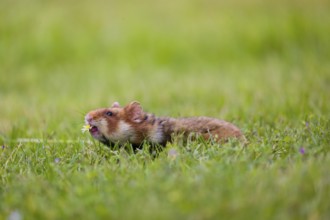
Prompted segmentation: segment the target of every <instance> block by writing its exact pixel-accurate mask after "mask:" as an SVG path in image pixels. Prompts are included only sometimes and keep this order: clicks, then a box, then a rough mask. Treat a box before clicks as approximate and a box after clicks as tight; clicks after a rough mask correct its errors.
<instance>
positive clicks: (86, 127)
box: [81, 125, 91, 133]
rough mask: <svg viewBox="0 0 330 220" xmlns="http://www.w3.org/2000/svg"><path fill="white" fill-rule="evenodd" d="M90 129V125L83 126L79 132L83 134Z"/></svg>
mask: <svg viewBox="0 0 330 220" xmlns="http://www.w3.org/2000/svg"><path fill="white" fill-rule="evenodd" d="M90 128H91V126H90V125H84V126H83V127H82V129H81V132H82V133H85V132H86V131H89V129H90Z"/></svg>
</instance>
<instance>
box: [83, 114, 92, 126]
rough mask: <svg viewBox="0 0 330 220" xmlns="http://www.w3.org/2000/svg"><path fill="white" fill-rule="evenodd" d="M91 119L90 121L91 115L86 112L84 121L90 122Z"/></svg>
mask: <svg viewBox="0 0 330 220" xmlns="http://www.w3.org/2000/svg"><path fill="white" fill-rule="evenodd" d="M91 121H92V117H91V116H90V115H89V114H87V115H86V116H85V123H86V124H90V123H91Z"/></svg>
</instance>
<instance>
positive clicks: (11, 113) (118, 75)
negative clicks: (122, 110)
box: [0, 0, 330, 136]
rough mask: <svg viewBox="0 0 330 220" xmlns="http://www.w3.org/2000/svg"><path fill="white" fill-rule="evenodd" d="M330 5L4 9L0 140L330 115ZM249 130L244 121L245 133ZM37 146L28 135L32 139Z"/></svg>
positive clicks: (15, 4) (21, 4)
mask: <svg viewBox="0 0 330 220" xmlns="http://www.w3.org/2000/svg"><path fill="white" fill-rule="evenodd" d="M328 9H329V4H328V2H327V1H321V0H318V1H313V2H311V1H258V0H253V1H248V2H245V1H239V0H235V1H230V2H229V1H211V0H208V1H197V0H194V1H191V0H189V1H188V0H187V1H179V2H178V1H166V2H164V1H100V0H99V1H93V2H91V1H79V2H77V1H1V3H0V14H1V18H0V48H1V49H0V74H1V80H0V91H1V93H0V95H1V97H0V99H1V115H0V122H1V133H2V134H4V133H7V132H8V129H11V128H12V126H18V127H24V129H25V131H27V132H29V133H32V134H33V136H39V135H40V134H37V133H38V132H39V131H40V129H42V130H47V131H48V126H49V125H50V124H51V125H52V126H53V127H52V128H50V129H53V130H57V131H59V132H62V131H64V130H66V132H69V133H71V132H73V131H68V130H67V128H68V127H70V128H72V127H71V124H72V123H73V122H75V123H78V121H79V120H81V119H82V116H83V114H85V112H86V111H88V110H90V109H93V108H97V107H101V106H107V105H109V104H110V103H112V102H113V101H119V102H120V103H122V104H126V103H128V102H130V101H132V100H138V101H140V102H141V103H142V104H143V105H144V106H145V108H146V109H147V110H149V111H153V112H155V113H157V114H160V115H167V114H171V115H175V116H176V115H196V114H203V115H204V114H205V115H212V116H217V117H222V118H229V119H231V120H233V119H237V120H239V118H255V117H257V118H259V117H263V118H264V117H270V120H272V119H271V118H272V117H275V116H278V115H284V116H287V117H297V116H299V115H301V114H305V113H315V114H327V115H329V114H328V113H329V105H328V104H327V101H328V100H329V95H328V94H329V83H330V73H329V71H330V70H329V62H328V61H329V57H330V41H329V39H328V38H329V36H330V29H329V28H328V27H329V26H330V15H329V10H328ZM240 123H241V125H242V126H244V123H246V120H243V121H241V122H240ZM32 134H31V135H32Z"/></svg>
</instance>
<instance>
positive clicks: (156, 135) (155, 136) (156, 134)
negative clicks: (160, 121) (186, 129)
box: [149, 126, 164, 143]
mask: <svg viewBox="0 0 330 220" xmlns="http://www.w3.org/2000/svg"><path fill="white" fill-rule="evenodd" d="M163 139H164V136H163V132H162V131H161V130H160V129H158V126H156V127H155V129H153V130H152V131H150V133H149V141H151V142H152V143H161V142H163Z"/></svg>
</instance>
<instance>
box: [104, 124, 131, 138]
mask: <svg viewBox="0 0 330 220" xmlns="http://www.w3.org/2000/svg"><path fill="white" fill-rule="evenodd" d="M104 134H107V135H106V137H107V138H108V139H109V140H111V141H113V142H117V141H118V142H120V143H125V142H127V141H130V142H132V141H133V140H134V138H135V132H134V129H133V128H132V127H131V126H130V125H129V124H128V123H126V122H124V121H122V120H121V121H119V122H118V127H117V129H116V131H114V132H112V133H111V134H108V133H104Z"/></svg>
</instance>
